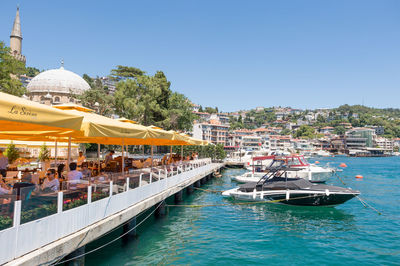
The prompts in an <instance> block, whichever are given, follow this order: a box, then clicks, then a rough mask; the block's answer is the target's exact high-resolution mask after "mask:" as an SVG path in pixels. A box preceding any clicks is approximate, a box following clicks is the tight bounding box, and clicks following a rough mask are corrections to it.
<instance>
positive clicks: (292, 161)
mask: <svg viewBox="0 0 400 266" xmlns="http://www.w3.org/2000/svg"><path fill="white" fill-rule="evenodd" d="M286 159H287V164H288V166H292V167H293V166H307V165H308V163H307V161H306V159H305V158H304V157H303V156H290V157H286Z"/></svg>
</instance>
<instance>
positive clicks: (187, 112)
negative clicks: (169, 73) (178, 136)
mask: <svg viewBox="0 0 400 266" xmlns="http://www.w3.org/2000/svg"><path fill="white" fill-rule="evenodd" d="M169 103H170V105H169V121H168V122H169V125H170V126H169V127H166V129H175V130H191V129H192V126H193V120H194V119H195V116H194V114H193V113H192V106H191V104H190V101H189V100H188V99H187V98H186V97H185V95H183V94H180V93H177V92H174V93H172V94H171V97H170V99H169Z"/></svg>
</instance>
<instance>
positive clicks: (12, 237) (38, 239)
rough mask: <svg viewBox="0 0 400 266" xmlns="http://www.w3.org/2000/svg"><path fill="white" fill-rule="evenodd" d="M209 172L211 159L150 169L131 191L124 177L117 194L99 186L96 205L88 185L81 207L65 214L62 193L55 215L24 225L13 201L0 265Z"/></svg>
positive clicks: (1, 234) (1, 235)
mask: <svg viewBox="0 0 400 266" xmlns="http://www.w3.org/2000/svg"><path fill="white" fill-rule="evenodd" d="M212 168H213V165H212V164H211V159H200V160H196V161H190V162H184V163H178V164H176V165H174V166H167V167H163V168H153V170H151V171H146V172H144V173H141V174H140V176H139V183H138V186H136V187H135V186H134V188H131V187H130V185H131V184H132V180H131V178H130V177H129V174H127V178H126V182H125V184H126V186H123V188H122V191H121V188H120V187H119V190H117V191H116V190H115V185H113V181H110V182H109V186H108V185H103V186H101V189H102V191H103V192H105V193H103V196H105V198H102V199H98V200H95V201H93V200H94V198H93V195H94V194H93V193H94V192H95V191H96V190H98V189H99V188H98V187H95V185H89V186H88V187H87V192H86V193H85V197H84V198H86V199H87V201H86V202H85V203H84V205H81V206H78V207H75V208H71V209H68V210H63V209H65V198H64V195H63V192H62V191H61V192H58V197H57V211H56V212H55V213H54V214H52V215H49V216H46V217H43V218H40V219H37V220H33V221H30V222H26V223H23V224H21V213H22V212H21V201H20V200H18V201H15V203H14V217H13V226H12V227H10V228H7V229H4V230H2V231H0V264H3V263H6V262H8V261H11V260H13V259H14V258H17V257H20V256H22V255H24V254H27V253H29V252H31V251H33V250H35V249H38V248H40V247H43V246H45V245H47V244H49V243H51V242H53V241H56V240H58V239H60V238H63V237H65V236H68V235H70V234H72V233H74V232H77V231H79V230H81V229H83V228H85V227H87V226H89V225H91V224H93V223H96V222H99V221H101V220H102V219H104V218H106V217H108V216H111V215H113V214H116V213H118V212H120V211H122V210H124V209H126V208H128V207H130V206H132V205H134V204H137V203H139V202H141V201H143V200H145V199H147V198H149V197H152V196H154V195H156V194H158V193H160V192H162V191H165V190H167V189H169V188H172V187H174V186H177V185H179V184H180V183H182V182H184V181H185V180H188V179H190V178H192V177H193V176H196V175H200V174H203V173H205V172H207V171H210V170H212ZM147 170H150V169H147ZM147 178H148V179H147ZM115 193H117V194H115Z"/></svg>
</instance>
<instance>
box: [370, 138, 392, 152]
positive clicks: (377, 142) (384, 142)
mask: <svg viewBox="0 0 400 266" xmlns="http://www.w3.org/2000/svg"><path fill="white" fill-rule="evenodd" d="M374 146H375V147H376V148H380V149H382V150H385V151H393V147H394V141H393V140H391V139H387V138H383V137H376V138H375V139H374Z"/></svg>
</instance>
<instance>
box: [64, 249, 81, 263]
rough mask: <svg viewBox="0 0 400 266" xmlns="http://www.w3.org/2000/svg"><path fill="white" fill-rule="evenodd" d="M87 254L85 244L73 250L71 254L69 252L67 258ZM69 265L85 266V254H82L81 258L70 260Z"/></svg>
mask: <svg viewBox="0 0 400 266" xmlns="http://www.w3.org/2000/svg"><path fill="white" fill-rule="evenodd" d="M83 254H85V246H83V247H80V248H78V249H77V250H75V251H74V252H72V253H71V254H69V255H68V256H66V257H65V259H66V260H67V259H70V258H74V257H76V256H80V255H83ZM67 265H68V266H84V265H85V256H80V257H79V258H76V259H73V260H71V261H69V262H67Z"/></svg>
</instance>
